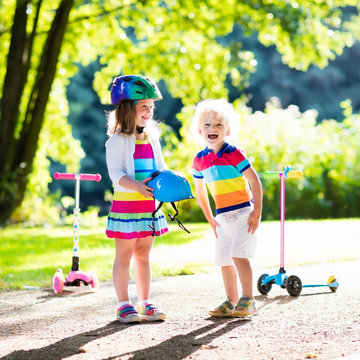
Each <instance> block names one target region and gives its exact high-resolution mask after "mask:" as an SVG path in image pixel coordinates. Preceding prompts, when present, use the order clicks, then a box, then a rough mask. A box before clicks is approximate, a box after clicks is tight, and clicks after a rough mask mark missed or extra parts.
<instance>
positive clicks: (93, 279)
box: [89, 271, 100, 291]
mask: <svg viewBox="0 0 360 360" xmlns="http://www.w3.org/2000/svg"><path fill="white" fill-rule="evenodd" d="M89 276H90V278H91V280H90V283H89V285H90V287H91V288H92V289H93V291H97V290H98V289H99V287H100V283H99V279H98V277H97V275H96V273H95V272H94V271H89Z"/></svg>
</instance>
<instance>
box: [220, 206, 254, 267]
mask: <svg viewBox="0 0 360 360" xmlns="http://www.w3.org/2000/svg"><path fill="white" fill-rule="evenodd" d="M251 211H253V206H251V207H246V208H244V209H238V210H234V211H229V212H226V213H222V214H219V215H217V216H216V217H215V219H216V221H217V222H218V223H219V224H220V226H218V227H217V228H216V232H217V235H218V237H217V239H216V243H215V265H219V266H229V265H233V261H232V258H234V257H236V258H252V257H253V256H254V255H255V250H256V245H257V236H256V232H255V233H254V234H251V233H248V228H249V226H248V218H249V214H250V213H251Z"/></svg>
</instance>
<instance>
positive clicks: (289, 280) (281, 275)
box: [257, 165, 339, 296]
mask: <svg viewBox="0 0 360 360" xmlns="http://www.w3.org/2000/svg"><path fill="white" fill-rule="evenodd" d="M292 169H293V168H292V167H291V166H288V165H287V166H285V167H284V169H283V171H265V172H264V178H265V179H271V178H279V176H280V225H281V228H280V269H279V272H278V273H277V274H275V275H268V274H262V275H261V276H260V277H259V279H258V281H257V288H258V290H259V292H260V294H262V295H267V294H268V293H269V291H270V290H271V287H272V285H273V284H275V285H279V286H280V287H281V288H283V289H286V290H287V292H288V293H289V295H291V296H299V295H300V293H301V290H302V289H303V288H307V287H328V288H330V290H331V291H333V292H335V291H336V290H337V288H338V287H339V282H338V281H337V280H336V278H335V276H330V277H329V279H328V281H327V283H326V284H310V285H303V284H302V282H301V280H300V278H299V277H298V276H296V275H291V276H287V275H286V271H285V262H284V224H285V178H301V177H302V176H303V173H302V172H301V171H300V170H296V171H295V170H292Z"/></svg>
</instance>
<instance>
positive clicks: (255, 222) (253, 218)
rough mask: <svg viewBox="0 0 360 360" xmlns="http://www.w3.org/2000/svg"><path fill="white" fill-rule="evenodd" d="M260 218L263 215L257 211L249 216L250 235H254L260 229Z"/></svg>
mask: <svg viewBox="0 0 360 360" xmlns="http://www.w3.org/2000/svg"><path fill="white" fill-rule="evenodd" d="M260 217H261V214H260V213H258V212H256V211H255V210H254V211H252V212H251V213H250V214H249V219H248V225H249V228H248V233H251V234H254V233H255V231H256V230H257V228H258V227H259V223H260Z"/></svg>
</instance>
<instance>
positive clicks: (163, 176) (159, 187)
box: [147, 170, 195, 235]
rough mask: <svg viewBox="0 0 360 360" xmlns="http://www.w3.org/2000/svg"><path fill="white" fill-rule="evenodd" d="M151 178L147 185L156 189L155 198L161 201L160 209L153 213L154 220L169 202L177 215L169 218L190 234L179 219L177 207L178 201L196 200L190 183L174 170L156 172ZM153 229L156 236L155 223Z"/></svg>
mask: <svg viewBox="0 0 360 360" xmlns="http://www.w3.org/2000/svg"><path fill="white" fill-rule="evenodd" d="M150 177H151V180H149V181H148V182H147V185H148V186H150V187H151V188H153V189H154V198H155V199H156V200H158V201H159V205H158V207H157V208H156V210H155V211H154V212H153V213H152V217H153V219H155V213H156V212H157V211H159V209H160V208H161V206H162V205H163V203H164V202H169V203H171V205H172V207H173V208H174V210H175V215H171V214H168V216H169V218H170V219H171V221H174V220H176V221H177V222H178V225H179V226H180V228H181V229H183V230H185V231H186V232H188V233H189V231H188V230H187V229H186V228H185V226H184V225H183V224H182V223H181V221H180V220H179V219H178V218H177V215H178V214H179V211H178V209H177V208H176V205H175V202H176V201H181V200H186V199H195V198H194V196H193V195H192V193H191V188H190V184H189V182H188V181H187V180H186V178H185V177H183V176H182V175H180V174H179V173H177V172H175V171H172V170H155V171H153V172H152V173H151V174H150ZM149 226H150V225H149ZM152 229H153V235H154V234H155V227H154V221H153V226H152Z"/></svg>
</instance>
